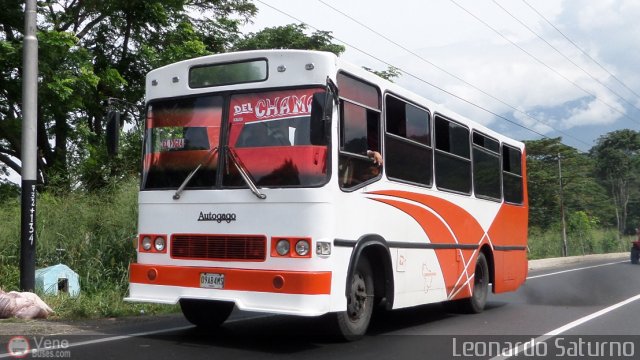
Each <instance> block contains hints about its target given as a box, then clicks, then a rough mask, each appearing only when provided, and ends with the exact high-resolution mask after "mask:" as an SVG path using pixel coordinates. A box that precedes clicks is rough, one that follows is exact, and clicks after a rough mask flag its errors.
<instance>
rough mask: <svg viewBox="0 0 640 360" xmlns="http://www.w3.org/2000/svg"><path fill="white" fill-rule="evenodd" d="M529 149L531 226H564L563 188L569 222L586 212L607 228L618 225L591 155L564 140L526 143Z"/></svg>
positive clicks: (528, 170) (528, 171)
mask: <svg viewBox="0 0 640 360" xmlns="http://www.w3.org/2000/svg"><path fill="white" fill-rule="evenodd" d="M525 145H526V149H527V180H528V193H529V205H530V207H529V219H530V220H529V223H530V224H531V226H538V227H541V228H549V227H550V226H551V225H552V224H554V223H558V222H560V215H561V212H560V201H561V199H560V186H562V190H563V191H562V195H563V196H562V203H563V205H564V208H565V213H566V214H567V218H568V217H569V216H571V214H572V213H574V212H578V211H582V212H584V213H585V214H586V215H588V216H589V218H592V219H595V220H594V221H597V222H598V223H600V224H603V225H606V224H610V223H611V221H614V220H613V217H612V216H611V215H610V214H611V212H612V211H611V207H610V206H609V205H608V197H607V195H606V190H605V189H604V188H603V187H602V186H601V185H600V184H599V183H598V182H597V181H596V179H595V176H594V169H595V163H594V160H593V159H592V158H591V157H590V156H589V155H588V154H584V153H580V152H578V150H577V149H575V148H572V147H569V146H567V145H564V144H562V139H561V138H553V139H541V140H531V141H525ZM559 161H560V162H561V166H562V183H561V182H560V177H559V175H560V174H559V166H558V165H559V164H558V162H559Z"/></svg>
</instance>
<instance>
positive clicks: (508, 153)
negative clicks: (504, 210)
mask: <svg viewBox="0 0 640 360" xmlns="http://www.w3.org/2000/svg"><path fill="white" fill-rule="evenodd" d="M502 186H503V191H504V201H506V202H508V203H513V204H522V203H523V200H524V194H523V186H522V152H521V151H520V150H519V149H516V148H512V147H510V146H506V145H503V146H502Z"/></svg>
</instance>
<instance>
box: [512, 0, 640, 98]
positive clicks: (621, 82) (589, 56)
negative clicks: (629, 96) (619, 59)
mask: <svg viewBox="0 0 640 360" xmlns="http://www.w3.org/2000/svg"><path fill="white" fill-rule="evenodd" d="M522 2H523V3H525V5H527V6H528V7H529V8H530V9H531V10H533V11H534V12H535V13H536V14H538V16H540V17H541V18H542V19H543V20H544V21H545V22H546V23H547V24H549V26H551V27H552V28H554V29H555V30H556V31H557V32H558V33H559V34H560V35H562V36H563V37H564V38H565V39H566V40H567V41H568V42H570V43H571V44H572V45H573V46H574V47H575V48H576V49H578V50H579V51H580V52H582V54H584V55H585V56H586V57H588V58H589V59H591V61H593V62H594V63H596V64H597V65H598V66H599V67H600V68H601V69H602V70H604V71H605V72H606V73H607V74H609V75H611V77H612V78H614V79H615V80H616V81H617V82H618V83H620V85H622V86H624V87H625V88H626V89H627V90H629V91H630V92H631V93H633V94H634V95H635V96H637V97H639V98H640V95H638V93H636V92H635V91H633V89H631V88H630V87H628V86H627V84H625V83H624V82H623V81H622V80H620V79H619V78H618V77H617V76H615V75H614V74H612V73H611V72H610V71H609V70H607V69H606V68H605V67H604V66H603V65H602V64H600V62H598V60H596V59H594V58H593V57H591V55H589V53H587V52H586V51H584V50H583V49H582V48H581V47H580V46H579V45H578V44H576V43H575V42H574V41H573V40H571V39H570V38H569V37H568V36H567V35H565V34H564V33H563V32H562V31H560V29H558V27H557V26H555V25H554V24H553V23H552V22H551V21H549V19H547V18H546V17H545V16H544V15H542V14H541V13H540V12H539V11H538V10H536V9H535V8H534V7H533V6H531V4H529V3H528V2H527V1H526V0H522Z"/></svg>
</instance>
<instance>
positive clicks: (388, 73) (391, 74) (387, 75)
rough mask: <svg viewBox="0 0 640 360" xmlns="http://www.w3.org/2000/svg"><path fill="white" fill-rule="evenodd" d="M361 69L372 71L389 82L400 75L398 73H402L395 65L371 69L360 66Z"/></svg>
mask: <svg viewBox="0 0 640 360" xmlns="http://www.w3.org/2000/svg"><path fill="white" fill-rule="evenodd" d="M362 68H363V69H365V70H367V71H369V72H372V73H374V74H376V75H378V76H380V77H381V78H383V79H386V80H389V81H391V82H393V79H396V78H398V77H400V75H402V73H401V72H400V69H398V68H397V67H395V66H389V67H388V68H387V70H382V71H381V70H373V69H371V68H368V67H366V66H363V67H362Z"/></svg>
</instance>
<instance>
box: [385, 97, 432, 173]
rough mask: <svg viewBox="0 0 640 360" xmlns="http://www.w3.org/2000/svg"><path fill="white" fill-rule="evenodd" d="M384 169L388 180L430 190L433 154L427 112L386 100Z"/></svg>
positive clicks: (398, 101) (395, 99) (395, 100)
mask: <svg viewBox="0 0 640 360" xmlns="http://www.w3.org/2000/svg"><path fill="white" fill-rule="evenodd" d="M385 101H386V125H387V126H386V129H387V132H386V135H385V145H386V147H385V166H386V172H387V176H388V177H389V178H390V179H394V180H399V181H403V182H409V183H415V184H420V185H426V186H431V183H432V173H433V171H432V169H433V153H432V149H431V146H430V145H431V131H430V129H431V126H430V119H429V112H428V111H426V110H423V109H420V108H418V107H416V106H413V105H411V104H408V103H406V102H404V101H402V100H400V99H398V98H396V97H393V96H387V97H386V100H385Z"/></svg>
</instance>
